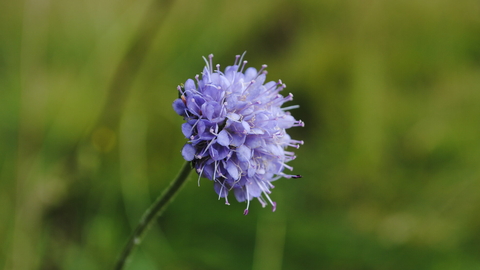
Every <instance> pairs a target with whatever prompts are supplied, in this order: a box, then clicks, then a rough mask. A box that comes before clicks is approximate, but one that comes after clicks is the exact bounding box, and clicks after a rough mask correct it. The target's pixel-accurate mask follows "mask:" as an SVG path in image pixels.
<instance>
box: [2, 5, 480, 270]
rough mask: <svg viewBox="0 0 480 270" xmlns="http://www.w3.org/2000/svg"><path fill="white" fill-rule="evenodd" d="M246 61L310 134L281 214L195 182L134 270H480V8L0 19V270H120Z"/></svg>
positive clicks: (80, 13) (73, 12)
mask: <svg viewBox="0 0 480 270" xmlns="http://www.w3.org/2000/svg"><path fill="white" fill-rule="evenodd" d="M244 51H247V54H246V59H247V60H248V61H249V65H251V66H255V67H260V66H261V65H262V64H268V65H269V68H268V71H269V75H268V77H267V79H270V80H278V79H282V80H283V81H284V82H285V83H286V84H287V89H286V90H285V92H286V93H288V92H291V93H293V94H294V96H295V100H294V102H292V103H290V104H289V105H294V104H299V105H300V108H299V109H296V110H294V111H293V112H292V113H293V114H294V115H295V116H296V118H298V119H302V120H303V121H304V122H305V123H306V126H305V127H304V128H294V129H292V130H291V131H290V134H291V135H292V137H293V138H296V139H301V140H304V141H305V145H304V146H303V147H302V148H300V149H299V150H296V153H297V156H298V158H297V160H295V161H293V162H291V165H292V166H293V167H295V170H294V173H299V174H302V175H303V178H302V179H290V180H288V179H282V180H279V181H278V182H276V188H275V189H274V190H273V193H272V194H271V197H272V198H273V199H274V200H275V201H276V202H277V204H278V208H277V211H276V212H275V213H272V212H271V209H270V208H265V209H262V208H261V206H260V204H258V203H256V202H253V203H252V204H251V207H250V214H249V215H248V216H243V215H242V213H243V209H244V208H245V204H243V203H237V202H236V201H235V200H234V199H233V198H231V200H232V205H230V206H226V205H224V202H223V200H220V201H218V200H217V196H216V194H215V193H214V191H213V188H212V183H211V182H209V181H208V180H205V179H204V180H202V181H201V185H200V187H198V186H197V178H196V177H195V176H193V175H191V179H190V181H189V182H188V184H187V185H186V187H185V188H184V189H183V190H182V192H181V193H180V194H179V195H178V196H177V197H176V200H175V201H174V202H173V203H172V204H171V205H170V207H169V208H168V209H167V211H166V212H165V213H164V215H163V216H162V217H161V218H159V219H158V222H157V223H156V224H154V226H153V227H152V229H151V231H150V232H149V233H148V235H147V237H146V239H145V241H144V242H143V244H142V246H141V247H140V249H139V250H137V252H136V253H135V254H134V256H133V257H132V260H131V263H130V264H129V266H128V268H127V269H139V270H143V269H145V270H147V269H181V270H188V269H213V270H215V269H218V270H220V269H234V270H236V269H238V270H240V269H253V270H264V269H266V270H270V269H271V270H279V269H284V270H286V269H335V270H337V269H338V270H360V269H379V270H380V269H382V270H383V269H399V270H400V269H402V270H404V269H422V270H425V269H426V270H429V269H432V270H433V269H435V270H437V269H438V270H441V269H462V270H463V269H480V195H479V191H480V166H479V163H480V123H479V120H480V3H479V2H478V1H477V0H461V1H453V0H437V1H430V0H405V1H379V0H368V1H364V0H347V1H343V0H341V1H337V0H298V1H287V0H280V1H274V0H261V1H259V0H242V1H214V0H196V1H187V0H135V1H132V0H79V1H62V0H24V1H0V100H1V105H0V268H1V269H9V270H10V269H15V270H16V269H18V270H28V269H111V268H112V266H113V263H114V261H115V259H116V257H117V255H118V253H119V252H120V250H121V248H122V246H123V244H124V243H125V241H126V239H127V237H128V236H129V234H130V232H131V230H132V228H134V226H135V225H136V223H137V221H138V220H139V218H140V217H141V215H142V213H143V211H144V210H145V209H146V208H147V207H148V205H149V204H150V203H151V202H152V201H153V200H154V198H155V197H156V196H157V195H158V194H160V193H161V191H162V190H163V189H164V188H165V187H166V186H167V185H168V183H169V182H170V180H171V179H172V178H173V177H174V176H175V175H176V173H177V171H178V170H179V169H180V167H181V165H182V163H183V161H182V158H181V155H180V149H181V148H182V146H183V144H184V143H185V139H184V138H183V136H182V133H181V131H180V125H181V123H182V119H181V118H180V117H179V116H177V115H176V114H175V113H174V112H173V110H172V108H171V103H172V101H173V100H174V99H175V98H176V97H177V90H176V87H177V85H179V84H180V83H183V82H185V80H186V79H188V78H193V77H194V76H195V75H196V74H199V73H200V72H201V70H202V68H203V65H204V62H203V60H202V58H201V57H202V56H207V55H208V54H210V53H213V54H214V55H215V58H214V61H215V63H220V64H221V65H222V66H223V67H225V66H227V65H230V64H232V63H233V61H234V57H235V55H236V54H242V53H243V52H244Z"/></svg>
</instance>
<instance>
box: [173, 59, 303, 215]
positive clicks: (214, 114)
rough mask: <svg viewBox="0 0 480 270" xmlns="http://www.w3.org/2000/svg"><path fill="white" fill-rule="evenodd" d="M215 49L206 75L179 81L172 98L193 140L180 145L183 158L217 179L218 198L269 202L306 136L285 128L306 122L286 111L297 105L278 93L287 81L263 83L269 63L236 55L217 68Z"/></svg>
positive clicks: (186, 135) (200, 173) (196, 168)
mask: <svg viewBox="0 0 480 270" xmlns="http://www.w3.org/2000/svg"><path fill="white" fill-rule="evenodd" d="M212 58H213V55H210V56H209V59H208V60H207V59H205V62H206V66H205V68H204V70H203V73H202V77H201V78H200V77H199V76H198V75H197V76H196V77H195V80H196V82H195V81H194V80H192V79H188V80H187V81H186V82H185V84H184V85H182V86H179V87H178V90H179V91H180V93H179V95H180V97H179V98H178V99H176V100H175V101H174V102H173V108H174V110H175V111H176V112H177V113H178V114H179V115H180V116H183V118H184V119H185V121H186V122H185V123H184V124H182V132H183V135H185V137H186V138H187V139H189V141H188V142H187V143H186V144H185V146H184V147H183V149H182V155H183V158H184V159H185V160H187V161H191V162H192V165H193V167H194V168H195V170H196V171H197V173H198V174H199V178H200V177H206V178H208V179H210V180H212V181H214V189H215V191H216V192H217V194H218V195H219V198H225V202H226V204H229V203H228V198H227V195H228V194H229V192H233V194H234V195H235V198H236V199H237V200H238V201H239V202H243V201H247V209H245V212H244V214H247V213H248V208H249V203H250V200H252V199H253V198H257V199H258V200H259V201H260V203H261V204H262V206H264V207H265V206H266V205H267V202H270V203H271V204H272V206H273V211H275V207H276V204H275V202H273V201H272V200H271V199H270V196H269V195H268V194H270V189H271V188H273V187H274V186H273V185H272V183H271V182H272V181H274V180H277V179H279V178H281V177H285V178H299V177H301V176H300V175H290V174H285V173H284V172H283V171H284V169H285V168H287V169H289V170H292V169H293V168H292V167H291V166H288V165H287V164H286V163H287V162H289V161H291V160H293V159H295V155H294V153H293V152H290V151H286V150H285V149H286V148H287V147H288V146H290V147H294V148H298V147H299V146H300V145H301V144H303V141H297V140H292V139H291V138H290V136H289V135H288V134H287V132H286V129H288V128H291V127H295V126H301V127H303V126H304V123H303V122H302V121H300V120H295V118H294V117H293V116H292V115H291V114H290V113H289V112H288V110H289V109H293V108H296V107H298V106H291V107H287V108H281V106H282V105H283V103H285V102H287V101H291V100H292V99H293V95H292V94H289V95H287V96H286V97H284V96H282V95H281V94H279V92H280V91H281V90H282V89H284V88H285V84H283V83H282V82H281V81H279V82H273V81H271V82H267V83H265V79H266V74H267V72H266V71H265V68H266V65H264V66H262V68H261V69H260V70H259V71H257V70H256V69H255V68H252V67H250V68H247V69H246V70H245V71H244V68H245V65H246V63H247V61H242V58H243V56H239V55H237V57H236V59H235V63H234V65H233V66H228V67H227V68H226V69H225V71H224V72H221V71H220V65H216V69H215V70H214V68H213V64H212Z"/></svg>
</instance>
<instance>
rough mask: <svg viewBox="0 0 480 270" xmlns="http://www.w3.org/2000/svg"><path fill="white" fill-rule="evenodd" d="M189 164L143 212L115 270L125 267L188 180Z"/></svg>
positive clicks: (186, 164) (187, 163) (184, 166)
mask: <svg viewBox="0 0 480 270" xmlns="http://www.w3.org/2000/svg"><path fill="white" fill-rule="evenodd" d="M191 170H192V169H191V166H190V162H185V164H184V165H183V167H182V169H181V170H180V173H179V174H178V175H177V178H175V180H173V182H172V183H171V184H170V186H169V187H168V188H167V189H166V190H165V191H164V192H163V193H162V194H161V195H160V196H158V198H157V199H156V200H155V202H154V203H153V204H152V205H151V206H150V207H149V208H148V209H147V211H145V213H144V214H143V216H142V219H141V220H140V223H138V225H137V227H136V228H135V230H134V231H133V233H132V235H131V236H130V239H128V242H127V244H126V245H125V247H124V248H123V251H122V253H121V254H120V256H119V257H118V260H117V262H116V264H115V268H114V269H115V270H121V269H123V268H124V267H125V263H126V262H127V260H128V258H129V257H130V255H131V254H132V252H133V250H134V249H135V247H137V246H138V245H139V244H140V242H142V238H143V236H144V234H145V233H146V231H147V229H148V228H149V227H150V225H151V224H152V223H153V221H154V220H155V218H156V217H158V216H160V214H161V213H162V211H163V210H165V208H166V206H167V205H168V203H169V202H170V201H172V199H173V197H174V196H175V194H177V192H178V191H179V190H180V188H181V187H182V186H183V185H184V184H185V182H186V180H187V179H188V175H189V174H190V171H191Z"/></svg>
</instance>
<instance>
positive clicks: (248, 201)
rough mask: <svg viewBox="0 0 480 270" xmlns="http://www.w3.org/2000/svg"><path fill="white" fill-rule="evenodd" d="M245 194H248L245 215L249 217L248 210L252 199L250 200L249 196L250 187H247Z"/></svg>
mask: <svg viewBox="0 0 480 270" xmlns="http://www.w3.org/2000/svg"><path fill="white" fill-rule="evenodd" d="M245 193H246V194H247V208H246V209H245V211H243V214H244V215H245V216H246V215H248V208H249V207H250V198H249V196H248V195H249V194H248V185H245Z"/></svg>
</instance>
